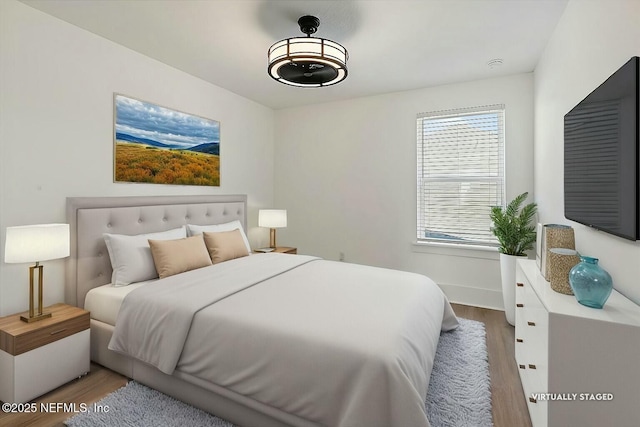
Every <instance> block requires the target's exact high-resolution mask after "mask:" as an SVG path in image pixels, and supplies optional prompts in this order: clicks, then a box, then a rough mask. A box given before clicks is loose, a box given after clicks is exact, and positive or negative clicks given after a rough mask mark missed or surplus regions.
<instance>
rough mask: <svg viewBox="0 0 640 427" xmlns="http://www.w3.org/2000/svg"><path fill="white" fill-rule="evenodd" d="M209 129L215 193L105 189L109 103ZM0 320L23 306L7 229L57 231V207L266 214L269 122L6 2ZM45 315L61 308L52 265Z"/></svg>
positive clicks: (220, 94) (202, 86) (199, 84)
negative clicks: (164, 203) (198, 202)
mask: <svg viewBox="0 0 640 427" xmlns="http://www.w3.org/2000/svg"><path fill="white" fill-rule="evenodd" d="M114 92H118V93H122V94H126V95H128V96H132V97H135V98H139V99H142V100H145V101H149V102H153V103H156V104H159V105H163V106H167V107H170V108H173V109H176V110H180V111H185V112H188V113H192V114H196V115H199V116H203V117H207V118H211V119H215V120H219V121H220V124H221V154H222V158H221V186H220V187H197V186H170V185H148V184H122V183H119V184H115V183H113V93H114ZM0 112H1V114H0V179H1V181H0V230H1V231H0V258H1V261H0V315H6V314H10V313H14V312H17V311H21V310H26V309H27V306H28V292H27V283H28V278H27V274H28V269H27V267H28V265H27V264H5V263H4V262H3V261H4V236H5V229H6V227H7V226H13V225H23V224H33V223H49V222H64V221H65V198H66V197H68V196H122V195H170V194H175V195H180V194H236V193H243V194H248V198H249V217H248V222H249V237H250V239H252V241H253V242H254V243H255V244H256V245H258V246H260V245H264V244H266V242H268V240H267V239H268V235H267V234H266V233H263V230H260V229H257V227H256V226H257V209H258V208H259V207H264V206H270V205H271V204H272V203H273V139H274V138H273V132H274V129H273V122H274V118H273V111H272V110H271V109H269V108H266V107H264V106H261V105H259V104H257V103H255V102H252V101H249V100H247V99H245V98H242V97H240V96H238V95H235V94H233V93H230V92H228V91H226V90H224V89H221V88H219V87H217V86H214V85H211V84H209V83H206V82H204V81H202V80H200V79H197V78H195V77H193V76H190V75H188V74H185V73H183V72H181V71H178V70H176V69H174V68H171V67H169V66H167V65H165V64H162V63H160V62H158V61H155V60H153V59H150V58H148V57H146V56H143V55H141V54H138V53H136V52H134V51H132V50H129V49H127V48H124V47H122V46H120V45H117V44H114V43H112V42H110V41H108V40H106V39H103V38H100V37H98V36H96V35H94V34H91V33H89V32H87V31H85V30H82V29H80V28H78V27H75V26H73V25H70V24H68V23H66V22H64V21H61V20H58V19H57V18H53V17H51V16H49V15H47V14H44V13H42V12H39V11H37V10H35V9H32V8H30V7H28V6H26V5H24V4H22V3H18V2H15V1H12V0H11V1H5V0H3V1H2V2H0ZM44 265H45V275H44V277H45V298H44V302H45V304H52V303H55V302H60V301H63V300H64V292H63V283H64V261H50V262H46V263H44Z"/></svg>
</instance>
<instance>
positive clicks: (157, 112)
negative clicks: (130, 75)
mask: <svg viewBox="0 0 640 427" xmlns="http://www.w3.org/2000/svg"><path fill="white" fill-rule="evenodd" d="M115 103H116V132H118V133H126V134H128V135H132V136H135V137H138V138H145V139H152V140H154V141H157V142H161V143H163V144H167V145H171V146H176V147H182V148H191V147H194V146H196V145H200V144H211V143H220V122H217V121H215V120H209V119H205V118H202V117H197V116H193V115H190V114H185V113H181V112H179V111H175V110H170V109H168V108H164V107H160V106H158V105H154V104H150V103H148V102H143V101H138V100H137V99H132V98H127V97H126V96H122V95H116V99H115Z"/></svg>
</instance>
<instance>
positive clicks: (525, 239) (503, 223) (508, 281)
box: [491, 192, 537, 325]
mask: <svg viewBox="0 0 640 427" xmlns="http://www.w3.org/2000/svg"><path fill="white" fill-rule="evenodd" d="M528 195H529V193H526V192H525V193H522V194H520V195H519V196H517V197H516V198H515V199H513V200H512V201H511V202H510V203H509V204H508V205H507V207H506V208H504V209H503V208H502V206H493V207H492V208H491V221H492V222H493V226H492V227H491V231H492V232H493V234H494V235H495V236H496V237H497V238H498V242H499V243H500V247H499V248H498V250H499V251H500V275H501V278H502V298H503V300H504V309H505V310H504V311H505V316H506V317H507V322H509V324H510V325H514V324H515V305H516V302H515V298H516V288H515V283H516V259H517V257H520V256H526V251H528V250H531V249H533V245H534V243H535V241H536V228H535V225H533V217H534V216H535V214H536V211H537V205H536V204H535V203H529V204H528V205H525V206H524V207H523V206H522V204H523V203H524V201H525V200H526V199H527V196H528Z"/></svg>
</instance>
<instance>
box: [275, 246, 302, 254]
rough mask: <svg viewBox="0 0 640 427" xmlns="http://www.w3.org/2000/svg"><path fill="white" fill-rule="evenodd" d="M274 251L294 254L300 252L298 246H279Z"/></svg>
mask: <svg viewBox="0 0 640 427" xmlns="http://www.w3.org/2000/svg"><path fill="white" fill-rule="evenodd" d="M273 252H278V253H281V254H293V255H296V254H297V253H298V248H289V247H287V246H278V247H277V248H275V249H274V250H273Z"/></svg>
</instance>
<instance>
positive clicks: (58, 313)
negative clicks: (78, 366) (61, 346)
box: [0, 304, 89, 356]
mask: <svg viewBox="0 0 640 427" xmlns="http://www.w3.org/2000/svg"><path fill="white" fill-rule="evenodd" d="M45 312H51V313H52V317H51V318H49V319H45V320H41V321H38V322H33V323H26V322H23V321H21V320H20V319H19V317H18V316H12V317H8V318H3V319H2V321H0V350H3V351H5V352H7V353H8V354H10V355H12V356H17V355H20V354H22V353H26V352H28V351H31V350H33V349H36V348H39V347H42V346H45V345H47V344H50V343H52V342H55V341H58V340H61V339H63V338H66V337H69V336H71V335H73V334H76V333H78V332H80V331H83V330H85V329H89V312H88V311H86V310H82V309H79V308H77V307H71V306H67V305H64V304H56V305H53V306H51V307H47V308H46V309H45Z"/></svg>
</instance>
